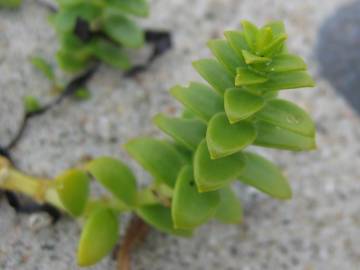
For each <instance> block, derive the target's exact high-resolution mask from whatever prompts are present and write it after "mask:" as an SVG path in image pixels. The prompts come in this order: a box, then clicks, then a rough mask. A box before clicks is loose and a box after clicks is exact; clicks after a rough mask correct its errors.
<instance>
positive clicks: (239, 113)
mask: <svg viewBox="0 0 360 270" xmlns="http://www.w3.org/2000/svg"><path fill="white" fill-rule="evenodd" d="M224 104H225V106H224V107H225V112H226V115H227V117H228V119H229V121H230V123H231V124H234V123H236V122H239V121H241V120H244V119H246V118H248V117H250V116H252V115H253V114H255V113H256V112H258V111H259V110H261V109H262V108H263V107H264V105H265V101H264V98H262V97H261V96H257V95H254V94H252V93H250V92H248V91H245V90H243V89H239V88H230V89H227V90H226V92H225V95H224Z"/></svg>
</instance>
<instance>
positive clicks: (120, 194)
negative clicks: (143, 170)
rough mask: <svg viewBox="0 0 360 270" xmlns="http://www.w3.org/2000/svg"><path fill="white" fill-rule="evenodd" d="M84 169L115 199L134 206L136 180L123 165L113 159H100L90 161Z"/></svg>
mask: <svg viewBox="0 0 360 270" xmlns="http://www.w3.org/2000/svg"><path fill="white" fill-rule="evenodd" d="M86 168H87V170H88V171H89V172H90V173H91V175H93V176H94V178H95V179H96V180H97V181H99V182H100V183H101V184H102V185H103V186H104V187H105V188H106V189H107V190H109V191H110V192H111V193H112V194H113V195H114V196H115V197H116V198H117V199H119V200H121V201H122V202H124V203H126V204H127V205H130V206H131V205H134V204H135V200H136V179H135V176H134V174H133V173H132V171H131V170H130V169H129V167H128V166H126V165H125V164H124V163H122V162H121V161H119V160H117V159H114V158H110V157H100V158H97V159H94V160H92V161H91V162H90V163H89V164H87V166H86Z"/></svg>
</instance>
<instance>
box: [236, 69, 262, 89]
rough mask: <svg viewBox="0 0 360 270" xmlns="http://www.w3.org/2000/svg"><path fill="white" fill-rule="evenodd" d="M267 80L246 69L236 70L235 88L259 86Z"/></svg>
mask: <svg viewBox="0 0 360 270" xmlns="http://www.w3.org/2000/svg"><path fill="white" fill-rule="evenodd" d="M268 80H269V78H268V77H266V76H263V75H260V74H258V73H255V72H253V71H251V70H249V69H247V68H238V69H237V71H236V78H235V86H236V87H241V86H245V85H253V84H259V83H264V82H266V81H268Z"/></svg>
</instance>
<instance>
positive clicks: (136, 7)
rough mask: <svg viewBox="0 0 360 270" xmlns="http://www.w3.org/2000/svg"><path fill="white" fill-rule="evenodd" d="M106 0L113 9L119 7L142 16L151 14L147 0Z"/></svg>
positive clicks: (123, 10) (121, 9)
mask: <svg viewBox="0 0 360 270" xmlns="http://www.w3.org/2000/svg"><path fill="white" fill-rule="evenodd" d="M106 2H107V3H108V4H109V8H112V9H119V10H120V11H122V12H127V13H130V14H133V15H136V16H141V17H147V16H148V15H149V5H148V3H147V1H146V0H106Z"/></svg>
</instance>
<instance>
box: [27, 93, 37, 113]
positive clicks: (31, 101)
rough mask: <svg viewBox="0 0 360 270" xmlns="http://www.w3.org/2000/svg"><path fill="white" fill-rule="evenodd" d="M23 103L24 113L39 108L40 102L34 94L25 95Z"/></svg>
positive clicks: (32, 111) (35, 110)
mask: <svg viewBox="0 0 360 270" xmlns="http://www.w3.org/2000/svg"><path fill="white" fill-rule="evenodd" d="M23 103H24V108H25V112H26V113H34V112H37V111H39V110H40V109H41V105H40V102H39V101H38V99H37V98H36V97H34V96H25V97H24V100H23Z"/></svg>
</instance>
